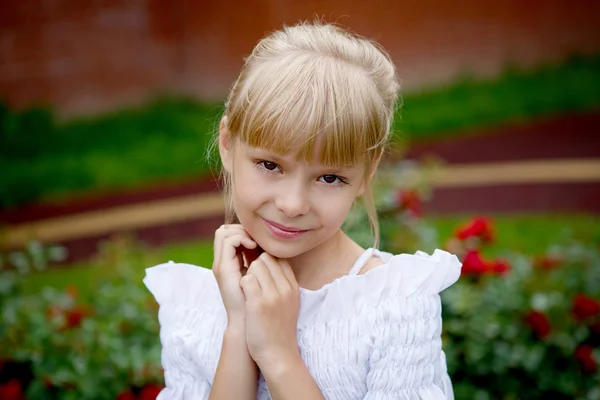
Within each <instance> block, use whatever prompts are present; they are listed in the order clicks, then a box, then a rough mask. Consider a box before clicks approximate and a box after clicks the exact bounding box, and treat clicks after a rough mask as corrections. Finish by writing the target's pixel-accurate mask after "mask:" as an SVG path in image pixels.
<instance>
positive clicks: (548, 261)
mask: <svg viewBox="0 0 600 400" xmlns="http://www.w3.org/2000/svg"><path fill="white" fill-rule="evenodd" d="M562 262H563V260H562V258H561V257H560V256H557V255H551V254H544V255H543V256H538V257H536V258H534V260H533V267H534V268H537V269H543V270H546V271H549V270H551V269H554V268H556V267H558V266H559V265H560V264H561V263H562Z"/></svg>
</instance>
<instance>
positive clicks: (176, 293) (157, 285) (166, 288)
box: [143, 261, 220, 306]
mask: <svg viewBox="0 0 600 400" xmlns="http://www.w3.org/2000/svg"><path fill="white" fill-rule="evenodd" d="M143 282H144V284H145V285H146V287H147V288H148V290H149V291H150V292H151V293H152V295H153V296H154V298H155V299H156V301H157V302H158V304H159V305H160V306H166V305H169V304H174V303H178V304H179V305H181V304H184V303H189V302H193V303H197V302H198V301H199V300H207V301H209V302H210V301H211V300H218V299H220V294H219V288H218V285H217V282H216V280H215V277H214V275H213V273H212V271H211V270H210V269H207V268H203V267H199V266H196V265H191V264H182V263H174V262H172V261H169V262H168V263H165V264H159V265H156V266H154V267H150V268H147V269H146V276H145V277H144V279H143ZM197 304H198V303H197ZM200 304H202V303H200Z"/></svg>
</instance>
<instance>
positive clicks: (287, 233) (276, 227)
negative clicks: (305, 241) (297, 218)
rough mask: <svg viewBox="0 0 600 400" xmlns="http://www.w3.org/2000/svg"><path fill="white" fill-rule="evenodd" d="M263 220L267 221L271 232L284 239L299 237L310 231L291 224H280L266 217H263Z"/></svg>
mask: <svg viewBox="0 0 600 400" xmlns="http://www.w3.org/2000/svg"><path fill="white" fill-rule="evenodd" d="M263 221H265V224H266V225H267V228H269V230H270V231H271V233H272V234H273V235H274V236H276V237H278V238H282V239H293V238H297V237H299V236H301V235H302V234H304V233H306V232H308V231H309V229H298V228H292V227H289V226H285V225H281V224H278V223H277V222H274V221H270V220H268V219H265V218H263Z"/></svg>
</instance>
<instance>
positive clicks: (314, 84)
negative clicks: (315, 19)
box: [229, 52, 389, 167]
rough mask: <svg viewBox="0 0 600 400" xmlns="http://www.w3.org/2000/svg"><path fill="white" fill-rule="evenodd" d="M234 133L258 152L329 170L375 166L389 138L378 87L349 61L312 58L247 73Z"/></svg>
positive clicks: (234, 110) (234, 113)
mask: <svg viewBox="0 0 600 400" xmlns="http://www.w3.org/2000/svg"><path fill="white" fill-rule="evenodd" d="M239 89H240V92H239V95H240V96H239V97H238V100H239V101H238V102H237V104H230V105H229V106H230V111H231V117H232V118H231V119H230V120H229V130H230V132H231V135H232V136H234V137H237V138H239V139H241V140H242V141H244V142H245V143H247V144H248V145H250V146H253V147H259V148H263V149H266V150H269V151H272V152H275V153H278V154H287V153H292V154H296V156H297V158H298V159H299V160H302V161H305V162H308V163H310V162H314V161H315V160H316V161H318V162H319V163H321V164H323V165H327V166H335V167H340V166H351V165H357V164H359V163H364V162H368V161H369V160H370V159H372V158H373V153H374V152H373V150H375V149H378V148H380V147H381V146H382V145H383V144H384V143H385V142H386V140H387V132H388V130H389V126H388V124H389V122H388V118H387V115H383V114H382V113H381V110H382V109H385V105H384V104H382V100H381V98H380V97H379V96H378V92H377V88H376V87H375V85H374V83H373V82H372V80H371V79H369V77H368V76H366V73H365V72H364V71H362V70H361V69H360V68H358V67H356V66H354V65H351V64H350V63H348V62H344V61H341V60H339V59H336V58H334V57H326V56H319V57H315V55H314V54H311V53H309V52H304V53H300V54H298V53H292V54H290V55H289V56H287V57H281V58H277V59H275V60H269V61H266V62H263V63H258V65H256V66H255V67H254V68H253V69H252V71H247V74H246V82H245V84H244V86H243V87H241V88H239Z"/></svg>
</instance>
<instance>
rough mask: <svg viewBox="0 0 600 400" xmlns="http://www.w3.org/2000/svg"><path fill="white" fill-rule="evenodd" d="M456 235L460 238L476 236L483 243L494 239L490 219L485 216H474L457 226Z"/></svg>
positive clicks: (465, 238)
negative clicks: (464, 223)
mask: <svg viewBox="0 0 600 400" xmlns="http://www.w3.org/2000/svg"><path fill="white" fill-rule="evenodd" d="M456 237H457V238H459V239H460V240H467V239H469V238H472V237H477V238H479V239H481V241H483V242H484V243H487V242H491V241H493V240H494V231H493V229H492V221H491V220H490V219H489V218H486V217H475V218H473V219H472V220H471V221H470V222H468V223H467V224H466V225H463V226H462V227H460V228H458V230H457V231H456Z"/></svg>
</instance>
